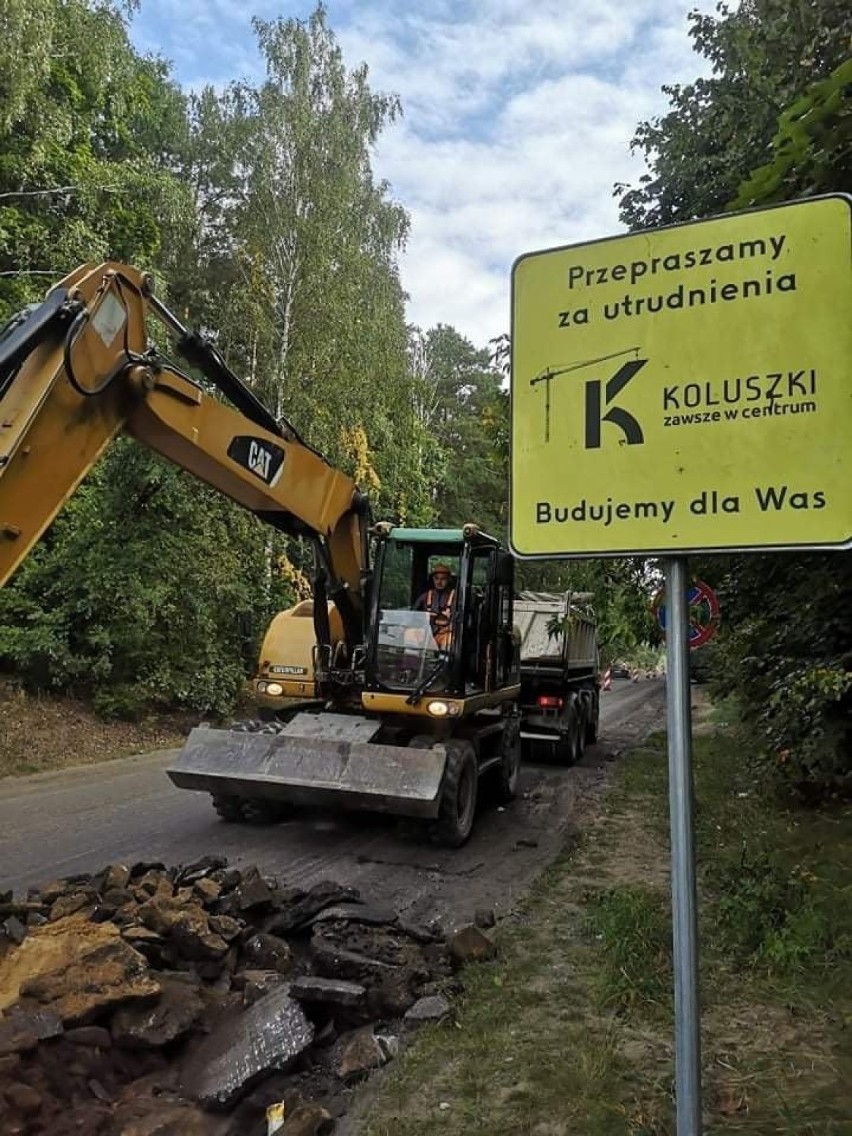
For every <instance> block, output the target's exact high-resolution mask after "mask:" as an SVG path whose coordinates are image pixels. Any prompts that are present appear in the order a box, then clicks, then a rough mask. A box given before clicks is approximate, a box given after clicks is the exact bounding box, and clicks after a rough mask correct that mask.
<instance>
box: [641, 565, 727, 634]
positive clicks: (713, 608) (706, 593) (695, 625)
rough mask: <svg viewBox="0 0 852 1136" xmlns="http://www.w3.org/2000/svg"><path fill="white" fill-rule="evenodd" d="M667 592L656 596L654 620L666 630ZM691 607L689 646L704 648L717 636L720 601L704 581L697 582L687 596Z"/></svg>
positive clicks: (663, 589)
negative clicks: (708, 641) (709, 640)
mask: <svg viewBox="0 0 852 1136" xmlns="http://www.w3.org/2000/svg"><path fill="white" fill-rule="evenodd" d="M665 596H666V590H665V588H661V589H660V590H659V591H658V592H657V594H656V595H655V596H654V602H653V609H654V618H655V619H656V621H657V623H658V624H659V625H660V627H661V628H662V630H663V632H665V630H666V604H665ZM686 600H687V603H688V605H689V646H690V648H694V647H703V646H704V644H705V643H706V642H707V640H708V639H712V637H713V636H714V635H715V634H716V627H717V626H718V623H719V600H718V599H717V597H716V593H715V592H714V591H713V589H712V588H711V587H710V586H709V584H705V583H704V581H703V580H695V581H694V582H693V583H692V584H691V586H690V588H689V591H688V592H687V594H686Z"/></svg>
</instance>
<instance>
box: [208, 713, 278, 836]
mask: <svg viewBox="0 0 852 1136" xmlns="http://www.w3.org/2000/svg"><path fill="white" fill-rule="evenodd" d="M280 729H281V724H280V723H278V722H272V721H265V720H263V719H260V718H248V719H244V720H243V721H241V722H234V724H233V725H232V726H231V730H233V731H234V733H238V734H277V733H279V732H280ZM213 808H214V809H215V810H216V812H217V813H218V815H219V816H220V817H221V818H222V820H223V821H225V822H226V823H227V824H254V825H258V826H260V825H267V824H277V823H278V822H279V821H280V820H281V819H282V818H283V817H284V815H285V813H286V811H287V806H286V803H285V802H284V801H269V800H266V798H264V797H235V796H229V795H221V796H220V795H215V796H214V797H213Z"/></svg>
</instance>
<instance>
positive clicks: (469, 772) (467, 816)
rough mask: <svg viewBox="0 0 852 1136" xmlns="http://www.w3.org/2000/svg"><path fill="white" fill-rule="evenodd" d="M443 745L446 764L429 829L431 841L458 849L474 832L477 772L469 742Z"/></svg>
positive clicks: (474, 754)
mask: <svg viewBox="0 0 852 1136" xmlns="http://www.w3.org/2000/svg"><path fill="white" fill-rule="evenodd" d="M444 745H445V746H446V749H447V765H446V768H445V769H444V780H443V782H442V784H441V805H440V812H439V813H438V819H437V820H436V821H435V823H434V825H433V826H432V839H433V840H434V841H435V843H436V844H441V845H443V846H444V847H445V848H461V846H462V844H464V843H465V842H466V841H467V840H468V838H469V837H470V834H471V832H472V831H473V822H474V819H475V817H476V801H477V796H478V789H479V785H478V782H479V771H478V769H477V765H476V753H475V752H474V748H473V746H472V745H471V743H470V742H466V741H461V740H456V739H451V740H450V741H447V742H445V743H444Z"/></svg>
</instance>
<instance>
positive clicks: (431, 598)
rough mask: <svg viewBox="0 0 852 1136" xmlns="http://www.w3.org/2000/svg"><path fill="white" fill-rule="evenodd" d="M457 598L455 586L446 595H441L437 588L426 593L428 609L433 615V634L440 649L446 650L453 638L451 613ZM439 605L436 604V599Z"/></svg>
mask: <svg viewBox="0 0 852 1136" xmlns="http://www.w3.org/2000/svg"><path fill="white" fill-rule="evenodd" d="M455 598H456V590H455V588H450V589H449V590H448V591H447V592H446V593H445V594H444V596H439V594H438V589H437V588H430V589H429V590H428V592H427V593H426V611H428V612H429V614H430V616H431V617H432V634H433V635H434V637H435V642H436V643H437V644H438V648H439V650H442V651H443V650H444V649H445V648H446V647H447V646H448V645H449V642H450V639H452V635H453V633H452V629H451V628H450V614H451V612H452V608H453V603H454V602H455ZM436 599H437V601H438V606H437V607H436V606H435V600H436Z"/></svg>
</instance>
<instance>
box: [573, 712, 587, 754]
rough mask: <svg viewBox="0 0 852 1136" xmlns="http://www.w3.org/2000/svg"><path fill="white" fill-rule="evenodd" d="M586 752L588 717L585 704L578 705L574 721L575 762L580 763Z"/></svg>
mask: <svg viewBox="0 0 852 1136" xmlns="http://www.w3.org/2000/svg"><path fill="white" fill-rule="evenodd" d="M585 752H586V716H585V714H584V713H583V704H582V703H581V702H578V703H577V716H576V718H575V720H574V760H575V761H580V760H581V759H582V757H583V754H584V753H585Z"/></svg>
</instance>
